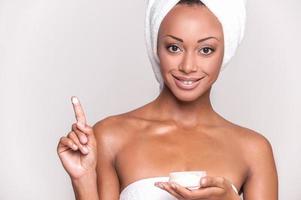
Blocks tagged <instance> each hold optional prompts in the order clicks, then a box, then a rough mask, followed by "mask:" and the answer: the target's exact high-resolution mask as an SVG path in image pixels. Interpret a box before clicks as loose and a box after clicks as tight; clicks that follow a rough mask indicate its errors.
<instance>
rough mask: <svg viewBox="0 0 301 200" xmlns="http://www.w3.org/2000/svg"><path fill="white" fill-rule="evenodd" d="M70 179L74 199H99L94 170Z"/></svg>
mask: <svg viewBox="0 0 301 200" xmlns="http://www.w3.org/2000/svg"><path fill="white" fill-rule="evenodd" d="M71 181H72V186H73V190H74V193H75V198H76V200H99V197H98V192H97V175H96V171H93V172H91V173H88V174H87V175H86V176H83V177H81V178H80V179H73V180H71Z"/></svg>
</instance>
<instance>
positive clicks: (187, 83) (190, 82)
mask: <svg viewBox="0 0 301 200" xmlns="http://www.w3.org/2000/svg"><path fill="white" fill-rule="evenodd" d="M181 82H182V83H184V84H185V85H191V84H192V83H193V82H194V81H181Z"/></svg>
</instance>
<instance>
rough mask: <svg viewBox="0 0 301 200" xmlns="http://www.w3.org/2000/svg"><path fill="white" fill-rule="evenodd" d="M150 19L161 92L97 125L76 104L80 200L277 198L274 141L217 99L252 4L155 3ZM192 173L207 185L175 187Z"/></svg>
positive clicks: (67, 141)
mask: <svg viewBox="0 0 301 200" xmlns="http://www.w3.org/2000/svg"><path fill="white" fill-rule="evenodd" d="M145 21H146V24H145V25H146V26H145V36H146V45H147V50H148V55H149V58H150V61H151V64H152V67H153V69H154V72H155V75H156V78H157V80H158V82H159V83H160V89H161V91H160V94H159V96H158V97H157V98H156V99H155V100H153V101H152V102H150V103H148V104H146V105H144V106H142V107H140V108H137V109H135V110H132V111H130V112H126V113H122V114H119V115H114V116H110V117H107V118H105V119H103V120H100V121H99V122H97V123H96V124H95V125H94V126H93V127H90V126H88V125H87V124H86V119H85V116H84V112H83V109H82V108H81V106H80V104H79V101H78V100H77V101H73V104H74V109H75V114H76V117H77V120H78V123H77V124H74V125H73V126H72V127H73V131H72V132H70V133H69V134H68V137H64V138H62V140H61V142H60V143H59V145H58V153H59V156H60V158H61V161H62V163H63V165H64V167H65V169H66V170H67V172H68V173H69V174H70V176H71V177H72V183H73V187H74V190H75V194H76V196H77V199H98V198H99V199H101V200H118V199H120V200H138V199H143V200H174V199H185V200H190V199H208V200H216V199H219V200H238V199H239V195H241V194H243V197H244V199H245V200H254V199H269V200H276V199H277V198H278V188H277V187H278V180H277V172H276V167H275V162H274V158H273V151H272V147H271V144H270V143H269V141H268V140H267V139H266V138H265V137H264V136H263V135H261V134H260V133H257V132H255V131H253V130H251V129H248V128H245V127H241V126H239V125H236V124H234V123H232V122H230V121H228V120H226V119H224V118H223V117H222V116H221V115H219V114H218V113H217V112H215V110H214V109H213V107H212V105H211V100H210V91H211V88H212V85H213V84H214V83H215V81H216V80H217V78H218V76H219V74H220V71H221V69H222V68H224V67H225V65H226V64H227V63H228V62H229V61H230V59H231V58H232V57H233V56H234V54H235V51H236V48H237V47H238V45H239V44H240V42H241V40H242V37H243V33H244V24H245V5H244V1H243V0H229V1H220V0H204V1H202V2H200V1H195V0H194V1H189V0H185V1H177V0H149V1H147V9H146V20H145ZM73 100H74V99H73ZM85 136H86V137H87V138H86V137H85ZM73 144H76V145H75V146H73ZM85 147H87V148H88V151H86V148H85ZM74 151H75V152H77V153H78V154H73V153H74ZM96 160H97V164H96ZM185 171H205V172H206V176H205V177H204V178H202V179H200V180H199V183H200V187H199V188H195V189H193V190H191V189H189V188H186V187H184V186H183V185H180V184H177V183H173V182H169V179H168V176H169V174H170V173H171V172H185Z"/></svg>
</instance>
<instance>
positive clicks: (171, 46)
mask: <svg viewBox="0 0 301 200" xmlns="http://www.w3.org/2000/svg"><path fill="white" fill-rule="evenodd" d="M167 49H168V50H169V51H170V52H172V53H176V52H177V49H180V48H179V47H177V46H176V45H170V46H168V47H167Z"/></svg>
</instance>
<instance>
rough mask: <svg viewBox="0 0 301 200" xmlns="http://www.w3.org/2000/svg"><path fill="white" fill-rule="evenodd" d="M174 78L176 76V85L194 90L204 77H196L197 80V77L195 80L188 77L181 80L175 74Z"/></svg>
mask: <svg viewBox="0 0 301 200" xmlns="http://www.w3.org/2000/svg"><path fill="white" fill-rule="evenodd" d="M173 78H174V80H175V83H176V85H177V86H178V87H179V88H181V89H183V90H192V89H194V88H196V87H197V86H198V85H199V83H200V81H201V80H202V79H203V78H204V77H202V78H199V79H196V80H195V79H194V80H189V79H186V80H180V79H178V78H177V77H175V76H173Z"/></svg>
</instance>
